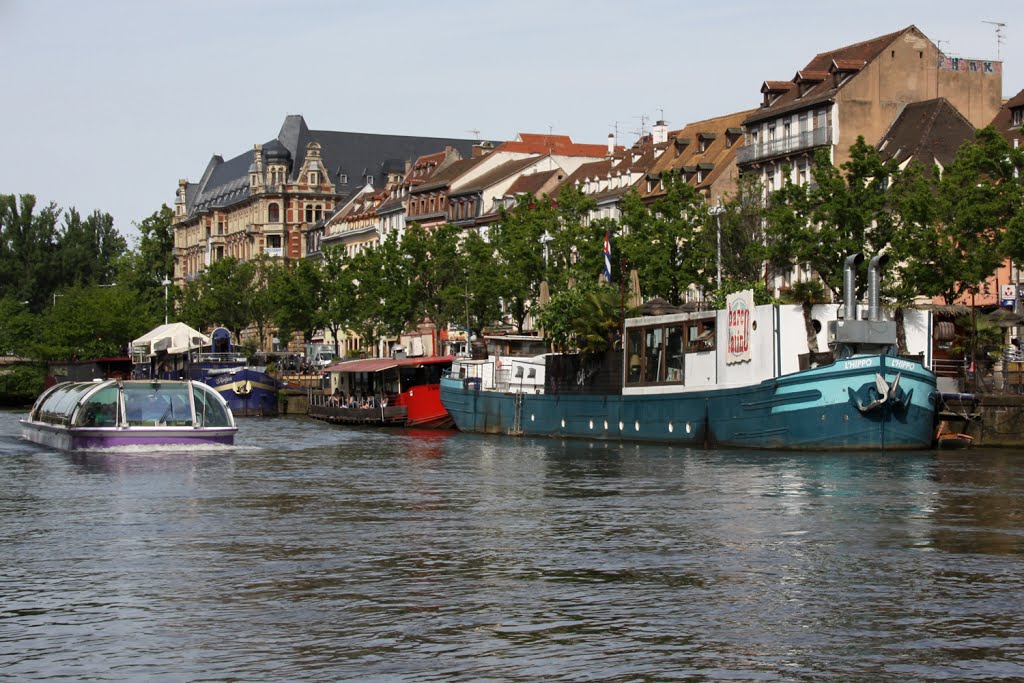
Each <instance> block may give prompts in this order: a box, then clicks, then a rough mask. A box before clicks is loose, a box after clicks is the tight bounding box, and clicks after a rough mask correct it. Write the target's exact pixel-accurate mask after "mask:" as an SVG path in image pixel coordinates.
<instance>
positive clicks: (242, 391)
mask: <svg viewBox="0 0 1024 683" xmlns="http://www.w3.org/2000/svg"><path fill="white" fill-rule="evenodd" d="M231 388H232V389H233V390H234V392H235V393H236V394H238V395H239V396H248V395H249V394H251V393H252V382H250V381H249V380H245V381H244V382H235V385H234V386H233V387H231Z"/></svg>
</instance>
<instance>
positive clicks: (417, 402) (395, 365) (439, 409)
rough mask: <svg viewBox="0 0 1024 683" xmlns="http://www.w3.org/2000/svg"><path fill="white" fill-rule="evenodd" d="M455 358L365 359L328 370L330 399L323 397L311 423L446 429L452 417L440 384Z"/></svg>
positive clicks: (313, 410) (312, 411)
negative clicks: (442, 402)
mask: <svg viewBox="0 0 1024 683" xmlns="http://www.w3.org/2000/svg"><path fill="white" fill-rule="evenodd" d="M452 360H453V357H452V356H426V357H421V358H363V359H360V360H350V361H344V362H342V363H336V364H335V365H332V366H329V367H328V368H326V369H325V370H324V372H326V373H327V374H329V375H330V377H331V387H332V389H333V390H334V391H335V393H334V394H332V395H331V396H318V397H317V400H316V401H315V402H314V403H311V405H310V406H309V415H310V417H313V418H316V419H318V420H324V421H326V422H333V423H338V424H361V425H393V426H399V427H420V428H429V429H444V428H450V427H451V426H452V419H451V416H450V415H449V414H448V411H447V410H445V409H444V406H443V405H441V395H440V386H439V382H440V379H441V375H442V374H443V373H444V372H445V371H447V370H449V369H450V368H451V366H452Z"/></svg>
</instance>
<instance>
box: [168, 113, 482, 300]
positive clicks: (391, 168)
mask: <svg viewBox="0 0 1024 683" xmlns="http://www.w3.org/2000/svg"><path fill="white" fill-rule="evenodd" d="M474 143H475V141H473V140H462V139H453V138H436V137H414V136H406V135H378V134H372V133H351V132H336V131H323V130H309V128H308V127H307V126H306V122H305V120H304V119H303V117H302V116H301V115H290V116H288V117H286V118H285V121H284V124H283V125H282V126H281V130H280V132H279V133H278V135H277V137H276V138H274V139H272V140H270V141H268V142H266V143H263V144H257V145H254V146H253V149H252V150H250V151H248V152H244V153H242V154H239V155H238V156H235V157H233V158H231V159H230V160H228V161H225V160H224V159H223V158H222V157H221V156H219V155H215V156H214V157H213V158H212V159H211V160H210V162H209V164H208V165H207V167H206V170H205V171H204V172H203V174H202V176H201V178H200V180H199V182H196V183H190V182H189V181H187V180H180V181H179V182H178V193H177V198H176V200H175V219H174V256H175V269H174V270H175V272H174V279H175V282H176V283H177V284H178V285H181V284H184V283H186V282H189V281H191V280H193V279H194V278H196V277H198V275H199V274H201V273H202V272H203V271H204V270H205V269H206V267H207V266H209V264H210V263H212V262H213V261H216V260H218V259H221V258H225V257H229V256H230V257H235V258H239V259H242V260H246V259H251V258H254V257H256V256H258V255H260V254H267V255H269V256H271V257H274V258H281V259H284V260H285V261H287V260H289V259H294V258H300V257H302V256H303V255H305V254H306V253H307V252H308V251H310V248H309V247H310V245H308V244H305V242H308V241H309V240H310V238H311V236H312V239H313V240H314V241H316V240H318V239H319V238H320V237H322V233H321V232H317V231H311V230H310V228H311V227H313V226H316V225H317V224H318V223H322V222H323V221H324V220H325V219H326V218H327V217H328V216H330V215H331V214H332V213H333V212H334V210H335V208H336V207H337V206H338V205H339V204H343V203H345V201H346V200H347V199H349V198H351V197H352V196H353V195H354V194H356V193H361V192H362V191H363V190H364V189H365V188H366V187H367V186H370V187H371V188H373V187H381V188H383V187H384V186H385V184H386V183H387V180H388V177H391V178H395V177H400V176H401V174H402V173H403V172H404V170H405V165H406V160H410V161H411V160H412V159H416V158H418V157H420V156H422V155H424V154H429V153H433V152H437V151H438V150H444V149H446V148H448V147H451V148H453V149H456V150H458V151H459V152H460V153H461V154H463V155H465V156H469V154H470V153H471V152H472V148H473V145H474ZM312 247H313V249H312V250H313V251H316V250H317V249H318V248H319V245H318V244H313V245H312Z"/></svg>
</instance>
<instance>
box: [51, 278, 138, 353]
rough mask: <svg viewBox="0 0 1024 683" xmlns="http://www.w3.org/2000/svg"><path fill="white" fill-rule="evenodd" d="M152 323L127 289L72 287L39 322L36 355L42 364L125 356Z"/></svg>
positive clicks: (65, 291) (120, 287)
mask: <svg viewBox="0 0 1024 683" xmlns="http://www.w3.org/2000/svg"><path fill="white" fill-rule="evenodd" d="M152 322H153V321H152V320H151V319H150V318H149V315H148V314H147V312H146V311H144V310H142V308H141V306H140V304H139V302H138V301H137V300H136V297H135V295H134V293H133V292H132V291H130V290H129V289H127V288H126V287H122V286H120V285H117V286H113V287H101V286H98V285H89V286H80V287H69V288H66V289H65V290H63V292H62V293H61V294H59V295H57V296H56V297H55V303H54V304H53V305H52V307H51V308H49V309H48V310H47V312H46V313H45V314H44V315H43V316H42V318H41V319H40V329H39V338H38V341H37V343H36V345H35V353H34V355H35V357H36V358H39V359H41V360H67V359H88V358H98V357H104V356H123V355H126V354H127V352H128V347H129V345H130V344H131V340H132V339H135V338H137V337H139V336H141V335H142V334H143V333H145V332H146V331H147V330H148V329H150V327H151V323H152Z"/></svg>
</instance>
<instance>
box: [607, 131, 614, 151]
mask: <svg viewBox="0 0 1024 683" xmlns="http://www.w3.org/2000/svg"><path fill="white" fill-rule="evenodd" d="M613 154H615V135H614V134H613V133H608V156H611V155H613Z"/></svg>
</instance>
